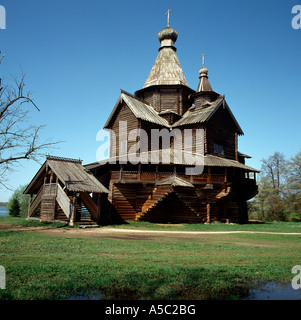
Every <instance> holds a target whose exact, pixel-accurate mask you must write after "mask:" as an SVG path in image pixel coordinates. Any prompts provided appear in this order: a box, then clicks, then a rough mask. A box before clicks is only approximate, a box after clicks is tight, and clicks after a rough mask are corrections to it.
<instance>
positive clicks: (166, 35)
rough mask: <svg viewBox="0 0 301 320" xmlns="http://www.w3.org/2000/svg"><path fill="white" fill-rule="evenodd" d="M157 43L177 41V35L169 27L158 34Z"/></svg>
mask: <svg viewBox="0 0 301 320" xmlns="http://www.w3.org/2000/svg"><path fill="white" fill-rule="evenodd" d="M158 38H159V41H160V42H161V41H162V40H166V39H171V40H172V41H173V42H176V41H177V38H178V33H177V31H176V30H174V29H173V28H171V27H166V28H164V29H163V30H161V31H160V32H159V33H158Z"/></svg>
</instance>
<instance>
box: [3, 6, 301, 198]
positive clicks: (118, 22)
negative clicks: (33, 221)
mask: <svg viewBox="0 0 301 320" xmlns="http://www.w3.org/2000/svg"><path fill="white" fill-rule="evenodd" d="M297 4H300V5H301V0H293V1H291V0H279V1H270V0H252V1H248V0H247V1H241V0H186V1H183V0H181V1H180V0H176V1H175V0H172V1H166V0H152V1H142V0H140V1H138V0H122V1H121V0H110V1H100V0H86V1H77V0H72V1H71V0H63V1H62V0H61V1H58V0H52V1H41V0H26V1H24V0H6V1H5V0H0V5H2V6H4V7H5V8H6V30H0V50H1V51H2V53H5V58H4V60H3V62H2V64H1V65H0V77H2V78H3V79H5V78H6V77H8V76H11V75H20V74H21V70H23V72H24V73H26V88H27V89H28V90H31V91H32V98H33V99H34V100H35V102H36V103H37V105H38V106H39V108H40V109H41V111H40V112H38V111H36V110H35V109H34V108H32V111H31V114H30V115H31V119H30V121H31V124H36V125H39V124H46V125H47V126H46V128H45V129H44V130H43V132H42V134H41V140H44V139H47V138H53V140H64V141H65V142H64V143H62V144H61V145H60V148H59V149H57V150H55V151H54V152H53V154H54V155H57V156H63V157H71V158H81V159H82V160H83V163H84V164H86V163H90V162H94V161H96V150H97V148H98V146H99V145H100V142H97V141H96V134H97V132H98V131H99V130H100V129H102V127H103V125H104V123H105V121H106V119H107V117H108V116H109V114H110V112H111V110H112V108H113V107H114V105H115V103H116V101H117V99H118V97H119V94H120V89H124V90H126V91H128V92H131V93H134V92H135V91H136V90H139V89H141V88H142V87H143V85H144V82H145V80H146V78H147V77H148V74H149V72H150V70H151V68H152V66H153V63H154V61H155V59H156V56H157V54H158V51H157V50H158V48H159V46H160V43H159V41H158V37H157V34H158V32H159V31H160V30H161V29H163V28H164V27H166V16H164V13H165V12H166V11H167V9H169V8H170V9H173V12H172V13H171V16H170V25H171V27H173V28H174V29H175V30H176V31H177V32H178V34H179V36H178V40H177V42H176V47H177V54H178V57H179V60H180V63H181V66H182V68H183V71H184V74H185V77H186V79H187V81H188V84H189V86H190V87H191V88H193V89H195V90H196V88H197V85H198V81H199V79H198V70H199V69H200V67H201V58H200V56H201V54H202V53H206V54H207V56H206V61H205V65H206V67H207V68H208V70H209V81H210V83H211V86H212V88H213V90H214V91H217V92H218V93H220V94H225V95H226V101H227V103H228V105H229V106H230V108H231V110H232V112H233V114H234V116H235V117H236V119H237V121H238V122H239V124H240V126H241V127H242V129H243V131H244V133H245V135H244V136H242V137H240V138H239V141H238V142H239V151H241V152H243V153H247V154H249V155H251V156H252V157H253V158H252V159H249V160H247V164H248V165H250V166H252V167H255V168H258V169H260V167H261V159H263V158H266V157H268V156H269V155H272V154H273V153H274V152H275V151H280V152H283V153H284V154H285V155H286V157H288V158H289V157H291V156H292V155H294V154H296V153H297V152H298V151H300V149H301V148H300V118H301V111H300V110H301V108H300V107H301V106H300V105H301V96H300V92H301V85H300V84H301V72H300V71H301V29H298V30H294V29H293V28H292V25H291V21H292V18H293V17H294V15H293V14H292V13H291V11H292V7H293V6H294V5H297ZM39 167H40V165H39V164H37V163H35V162H32V161H25V162H23V166H22V167H20V168H18V171H17V172H15V173H13V174H12V175H11V176H10V179H9V183H10V185H11V186H12V187H13V188H16V187H18V186H19V185H23V184H26V183H28V182H29V181H30V180H31V179H32V177H33V176H34V174H35V173H36V172H37V170H38V169H39ZM10 195H11V192H10V191H7V190H4V189H0V201H7V200H8V198H9V196H10Z"/></svg>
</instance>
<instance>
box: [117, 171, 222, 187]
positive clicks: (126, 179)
mask: <svg viewBox="0 0 301 320" xmlns="http://www.w3.org/2000/svg"><path fill="white" fill-rule="evenodd" d="M173 174H174V173H173V172H138V171H122V170H121V171H112V172H111V180H112V181H113V182H115V183H150V184H155V183H156V182H157V181H159V180H161V179H164V178H167V177H169V176H171V175H173ZM176 175H177V177H179V178H181V179H183V180H185V181H188V182H190V183H193V184H207V183H214V184H223V183H225V182H227V177H226V176H225V175H224V174H210V175H209V174H200V175H195V176H193V175H192V176H187V175H184V174H178V173H177V174H176Z"/></svg>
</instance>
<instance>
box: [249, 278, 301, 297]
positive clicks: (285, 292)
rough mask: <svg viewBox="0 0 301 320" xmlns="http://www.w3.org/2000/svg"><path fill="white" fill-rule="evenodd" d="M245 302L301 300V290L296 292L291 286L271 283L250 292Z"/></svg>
mask: <svg viewBox="0 0 301 320" xmlns="http://www.w3.org/2000/svg"><path fill="white" fill-rule="evenodd" d="M243 300H301V289H298V290H295V289H293V288H292V286H291V284H283V283H276V282H274V281H271V282H267V283H266V284H264V285H263V286H260V287H258V288H256V289H255V288H254V289H252V290H250V292H249V296H248V297H246V298H244V299H243Z"/></svg>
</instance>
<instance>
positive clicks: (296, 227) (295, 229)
mask: <svg viewBox="0 0 301 320" xmlns="http://www.w3.org/2000/svg"><path fill="white" fill-rule="evenodd" d="M109 227H113V228H119V229H140V230H166V231H258V232H282V233H301V222H249V223H247V224H237V223H230V224H225V223H221V222H215V223H211V224H202V223H197V224H178V225H173V224H172V225H169V224H156V223H151V222H134V221H127V223H126V224H122V225H110V226H109Z"/></svg>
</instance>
